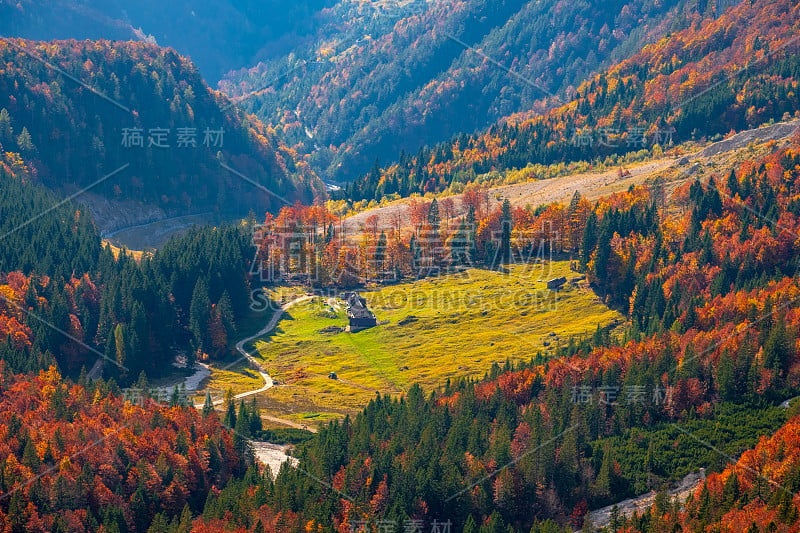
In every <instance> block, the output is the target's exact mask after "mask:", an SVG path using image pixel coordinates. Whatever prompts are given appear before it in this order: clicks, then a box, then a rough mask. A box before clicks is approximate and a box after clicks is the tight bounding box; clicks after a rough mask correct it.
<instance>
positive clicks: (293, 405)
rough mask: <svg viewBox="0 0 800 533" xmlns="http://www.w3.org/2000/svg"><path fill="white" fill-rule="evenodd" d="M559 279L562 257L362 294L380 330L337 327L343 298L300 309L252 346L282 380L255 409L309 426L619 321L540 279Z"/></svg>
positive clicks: (597, 304)
mask: <svg viewBox="0 0 800 533" xmlns="http://www.w3.org/2000/svg"><path fill="white" fill-rule="evenodd" d="M559 276H565V277H567V278H568V279H570V278H571V277H573V276H576V274H575V273H573V272H571V271H570V270H569V263H568V262H566V261H563V262H553V263H549V264H545V265H515V266H510V267H509V268H508V270H507V272H505V273H503V272H497V271H488V270H477V269H471V270H467V271H465V272H462V273H459V274H452V275H447V276H442V277H437V278H429V279H425V280H421V281H415V282H408V283H401V284H397V285H392V286H386V287H382V288H377V289H373V290H368V291H362V292H361V294H362V296H364V298H365V299H366V300H367V302H368V305H369V308H370V309H371V310H372V311H373V312H374V313H375V315H376V317H377V319H378V321H379V325H378V326H377V327H374V328H371V329H366V330H363V331H359V332H355V333H350V332H344V331H339V330H341V329H343V328H344V327H345V326H346V325H347V316H346V312H345V305H344V302H343V301H341V300H340V299H338V298H336V297H332V298H328V297H316V298H314V299H312V300H309V301H307V302H304V303H302V304H298V305H296V306H294V307H292V308H291V309H289V310H288V312H287V313H286V314H285V315H284V317H283V319H282V320H281V321H280V322H279V323H278V326H277V328H276V329H275V330H273V332H272V333H271V334H270V335H268V336H266V337H264V338H262V339H259V340H257V341H255V342H254V344H255V348H256V350H257V352H258V356H260V357H261V358H262V359H263V362H262V365H263V366H264V368H265V369H266V370H267V372H269V373H270V375H272V376H273V377H274V378H275V379H276V380H277V381H278V383H279V385H278V386H277V387H275V388H273V389H272V390H270V391H268V392H267V393H265V394H264V395H263V396H264V397H263V398H262V400H263V402H261V401H260V403H263V405H264V407H266V408H268V409H270V410H271V411H273V413H274V414H275V416H287V417H290V418H292V419H295V420H298V421H303V420H307V421H308V423H309V425H311V424H314V423H315V422H318V421H322V420H327V419H328V418H329V417H330V416H332V415H337V416H341V415H342V414H343V413H347V412H352V411H355V410H357V409H360V408H361V407H363V406H364V405H365V404H366V403H367V402H368V401H369V399H370V398H372V397H373V396H374V395H375V393H376V391H380V392H381V393H391V394H398V393H402V392H403V391H405V390H407V389H408V388H409V387H410V386H411V385H413V384H414V383H419V384H421V385H422V386H423V388H425V389H433V388H436V387H440V386H442V385H444V383H445V382H446V380H447V379H448V378H450V379H456V378H459V377H462V376H472V377H478V376H482V375H483V374H484V373H485V372H487V371H488V370H489V369H490V368H491V366H492V363H494V362H498V363H499V362H504V361H505V360H506V359H507V358H510V359H512V360H526V361H527V360H530V358H531V357H532V356H534V355H535V354H536V353H537V352H541V353H542V354H547V353H548V352H549V351H552V350H553V349H554V348H555V347H556V346H557V345H558V344H559V343H566V342H568V341H569V338H570V337H571V336H573V335H588V334H592V333H593V332H594V331H595V329H596V328H597V325H598V324H600V325H606V324H608V323H610V322H612V321H614V320H617V319H622V318H623V317H622V315H620V314H619V313H617V312H616V311H613V310H611V309H609V308H608V307H606V306H605V305H603V303H602V302H601V301H600V300H599V298H598V297H597V296H596V295H595V294H594V293H593V292H592V291H591V290H590V289H588V288H586V287H585V286H583V287H581V286H573V285H571V284H570V283H568V284H567V285H565V286H564V287H563V288H562V289H561V290H560V291H558V292H555V291H550V290H548V289H547V288H546V280H547V279H551V278H555V277H559ZM579 285H580V284H579ZM331 372H333V373H335V374H336V378H337V379H331V378H330V377H329V374H330V373H331Z"/></svg>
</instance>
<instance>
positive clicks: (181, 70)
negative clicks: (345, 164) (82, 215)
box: [0, 39, 321, 216]
mask: <svg viewBox="0 0 800 533" xmlns="http://www.w3.org/2000/svg"><path fill="white" fill-rule="evenodd" d="M0 60H2V62H3V64H4V65H5V68H4V69H3V71H2V73H0V145H2V152H3V153H4V155H3V157H4V159H5V162H6V164H7V165H8V166H10V167H14V168H15V172H16V173H17V174H18V175H20V176H23V177H24V178H25V179H28V180H31V181H34V182H38V183H42V184H44V185H47V186H48V187H51V188H53V189H57V190H59V191H62V192H64V193H72V192H74V191H75V190H77V189H84V188H87V189H88V190H89V191H90V192H92V193H96V194H102V195H103V196H105V197H107V198H109V199H112V200H115V199H117V200H135V201H138V202H142V203H145V204H151V205H156V206H158V207H161V208H163V209H164V210H165V211H166V212H169V213H173V214H186V213H190V212H200V211H215V212H217V213H219V214H220V215H227V216H231V215H234V216H235V215H238V216H244V215H245V214H247V211H248V209H250V208H254V209H259V210H263V209H264V208H267V209H275V208H277V207H280V206H282V205H286V204H287V203H290V204H291V203H294V201H296V200H302V201H310V200H312V199H313V198H314V196H315V195H316V194H317V191H319V190H320V189H321V186H320V184H319V181H318V180H317V179H316V177H315V176H314V174H313V173H312V172H311V171H310V170H309V168H308V166H307V165H306V164H305V163H303V162H302V161H300V162H298V161H297V160H296V159H295V157H294V154H293V152H292V151H291V150H288V149H287V148H286V147H285V146H283V145H282V144H281V143H280V142H279V141H278V140H277V139H276V138H275V137H274V135H273V134H272V133H271V131H270V130H269V129H268V128H266V127H265V126H264V125H263V124H261V123H259V122H258V121H255V120H251V119H248V118H245V117H243V115H240V114H238V113H236V112H235V110H234V109H233V108H232V107H230V104H229V102H228V100H227V99H226V98H225V97H224V96H222V95H221V94H219V93H217V92H215V91H213V90H211V89H210V88H209V87H208V86H207V85H206V83H205V82H204V81H203V79H202V78H201V76H200V74H199V73H198V72H197V69H196V68H195V67H194V66H193V65H192V64H191V63H190V62H189V61H188V60H187V59H185V58H183V57H181V56H180V55H178V54H177V53H176V52H174V51H173V50H171V49H165V48H159V47H158V46H156V45H152V44H147V43H136V42H110V41H95V42H92V41H74V40H73V41H53V42H47V43H42V42H33V41H25V40H18V39H6V40H3V41H0Z"/></svg>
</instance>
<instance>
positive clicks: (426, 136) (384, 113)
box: [221, 0, 729, 180]
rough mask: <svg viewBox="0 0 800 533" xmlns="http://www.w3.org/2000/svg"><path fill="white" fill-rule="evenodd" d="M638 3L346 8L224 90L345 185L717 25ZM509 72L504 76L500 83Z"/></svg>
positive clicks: (479, 0) (675, 6) (678, 6)
mask: <svg viewBox="0 0 800 533" xmlns="http://www.w3.org/2000/svg"><path fill="white" fill-rule="evenodd" d="M727 5H729V3H728V2H722V3H721V2H717V3H716V4H715V5H711V4H707V3H705V2H702V3H699V4H698V3H695V2H688V1H680V2H677V3H671V2H652V1H647V0H635V1H615V2H611V3H609V2H595V1H593V0H592V1H580V2H566V1H547V2H539V1H524V0H502V1H492V2H487V1H485V0H438V1H434V2H424V1H417V2H411V3H407V4H402V5H401V4H398V5H396V6H395V5H393V4H386V5H384V7H383V8H382V9H376V7H375V5H374V4H373V3H371V2H342V3H340V4H338V5H337V6H335V7H334V8H333V9H332V11H333V12H334V13H336V18H340V19H341V20H342V22H341V23H340V24H337V25H335V26H333V25H332V26H331V27H329V28H328V29H329V30H330V31H327V32H323V35H326V37H325V38H322V39H320V40H319V41H317V42H315V43H314V45H313V46H309V47H306V48H301V49H298V50H297V51H295V52H294V53H293V54H291V55H289V56H287V57H286V58H284V59H281V60H275V61H271V62H265V63H263V64H260V65H258V66H257V67H254V68H252V69H249V70H244V71H242V72H240V73H236V74H232V75H231V76H229V77H228V79H227V80H225V81H223V83H222V84H221V88H222V89H223V90H224V91H226V92H227V93H228V94H230V95H231V96H242V95H248V94H250V93H252V92H255V94H252V95H250V96H247V98H246V99H245V100H243V101H242V105H243V106H244V107H245V108H246V109H248V110H251V111H253V112H255V113H256V114H257V115H258V116H259V117H261V118H262V119H263V120H265V121H266V122H268V123H269V124H272V125H274V126H275V127H276V128H277V127H280V128H279V131H280V133H281V134H282V135H283V137H284V138H285V139H286V140H287V142H288V143H289V144H291V145H293V146H294V145H295V144H296V143H297V147H298V150H300V151H303V152H311V153H312V154H313V157H312V159H311V161H312V164H313V166H314V168H315V169H316V170H317V171H318V172H320V173H321V174H322V175H324V176H326V177H330V178H336V179H340V180H350V179H352V178H353V177H355V175H356V174H358V173H362V172H364V171H366V170H367V169H368V168H369V167H370V166H371V165H372V164H373V163H374V162H375V159H376V157H377V158H380V159H381V160H383V161H393V160H395V159H396V158H397V157H398V155H399V153H400V151H401V150H405V151H410V152H412V153H414V152H416V151H417V150H418V149H419V148H420V147H421V146H423V145H426V144H434V143H436V142H439V141H443V140H445V139H448V138H450V137H452V136H454V135H456V134H458V133H461V132H473V131H475V130H477V129H482V128H484V127H486V126H488V125H490V124H492V123H493V122H494V121H496V120H498V119H500V118H502V117H504V116H507V115H509V114H512V113H515V112H518V111H524V110H529V109H532V108H533V109H537V110H540V111H541V110H546V109H547V108H548V107H550V106H553V105H557V104H558V103H559V102H566V101H569V100H570V98H571V96H572V95H573V94H574V87H576V86H577V85H579V84H580V83H581V82H582V81H583V80H584V79H585V78H586V76H588V75H590V74H591V73H593V72H595V71H596V70H597V69H598V68H600V67H601V66H602V65H604V64H606V63H607V62H609V61H611V60H615V59H621V58H625V57H628V56H629V55H631V54H633V53H635V52H637V51H638V50H639V49H640V48H641V47H642V46H643V45H644V44H647V43H648V42H652V41H654V40H657V39H658V38H659V37H661V36H663V35H666V34H668V33H669V32H672V31H675V30H678V29H682V28H684V27H686V26H688V25H690V24H691V23H693V22H698V21H699V20H701V19H702V18H703V17H705V16H713V15H715V14H718V13H720V12H721V11H722V10H723V9H724V8H725V7H727ZM508 69H510V70H511V71H513V72H512V73H509V72H507V70H508Z"/></svg>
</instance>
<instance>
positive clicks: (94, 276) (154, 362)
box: [0, 171, 253, 382]
mask: <svg viewBox="0 0 800 533" xmlns="http://www.w3.org/2000/svg"><path fill="white" fill-rule="evenodd" d="M0 195H2V198H3V201H2V202H0V239H2V241H3V243H2V246H0V271H2V272H3V274H2V275H0V291H2V292H0V333H2V337H3V339H2V341H0V353H1V354H3V357H4V358H5V359H6V361H7V365H8V366H7V368H8V369H12V370H15V371H30V370H36V369H40V368H47V366H48V364H49V363H52V362H57V363H58V365H59V368H61V369H62V371H64V372H66V373H71V374H74V375H76V376H77V373H78V372H79V371H80V369H81V367H86V369H87V370H88V369H90V368H91V367H92V366H93V364H94V363H95V362H96V361H97V360H98V359H100V360H102V361H103V363H104V366H105V369H106V372H107V376H114V377H116V378H117V379H120V380H122V381H123V382H129V381H130V380H134V379H136V378H137V377H138V376H139V374H140V372H141V371H147V372H148V373H150V374H158V373H159V372H160V371H162V370H164V362H165V361H171V360H172V359H174V357H175V355H177V354H178V353H185V354H186V355H187V356H188V357H189V358H190V359H191V358H193V357H199V358H209V357H226V356H227V354H228V353H229V342H228V339H229V337H230V336H232V335H233V334H234V332H235V328H236V320H237V318H238V317H240V316H241V315H242V313H243V312H244V311H245V310H246V306H247V302H248V300H249V298H248V296H249V286H250V285H249V280H248V277H247V272H248V264H249V262H250V261H251V260H252V254H253V252H252V249H251V242H250V240H251V236H250V231H249V230H248V229H247V228H245V227H243V226H242V227H237V226H226V227H221V228H216V229H214V228H206V229H195V230H192V231H190V232H189V233H187V234H186V235H184V236H182V237H180V238H178V239H175V240H173V241H171V242H170V243H168V244H167V245H165V246H164V247H163V248H162V249H160V250H159V251H157V252H156V253H154V254H152V255H148V254H145V256H144V257H143V258H142V259H141V261H136V260H134V259H133V257H132V256H131V255H129V254H128V253H127V252H124V251H123V252H122V253H121V254H120V255H119V256H118V257H116V258H115V257H114V254H113V252H112V250H111V249H110V248H109V247H102V246H101V244H100V237H99V235H98V233H97V230H96V228H95V227H94V224H93V223H92V222H91V220H90V218H89V217H88V216H87V215H86V214H85V213H83V212H81V211H80V210H78V209H77V208H76V207H75V206H73V205H71V204H70V203H63V202H60V201H59V199H58V198H57V197H56V196H55V195H54V194H53V193H50V192H48V191H46V190H44V189H43V188H42V187H39V186H33V185H30V184H26V183H23V182H22V181H21V180H20V179H19V178H18V177H14V176H12V175H10V174H8V173H7V172H5V171H3V172H0Z"/></svg>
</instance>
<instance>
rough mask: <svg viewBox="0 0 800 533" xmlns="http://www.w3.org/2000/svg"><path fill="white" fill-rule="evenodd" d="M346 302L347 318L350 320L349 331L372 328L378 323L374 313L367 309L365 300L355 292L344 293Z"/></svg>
mask: <svg viewBox="0 0 800 533" xmlns="http://www.w3.org/2000/svg"><path fill="white" fill-rule="evenodd" d="M344 299H345V302H347V318H348V319H349V320H350V331H358V330H361V329H366V328H372V327H375V326H377V325H378V321H377V319H376V318H375V314H374V313H373V312H372V311H370V310H369V309H367V301H366V300H365V299H364V298H362V297H361V295H359V294H358V293H357V292H348V293H347V294H345V298H344Z"/></svg>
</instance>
